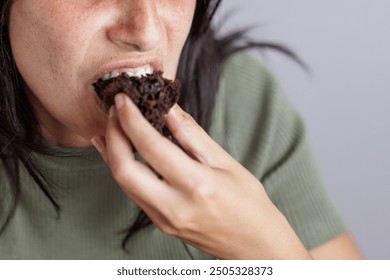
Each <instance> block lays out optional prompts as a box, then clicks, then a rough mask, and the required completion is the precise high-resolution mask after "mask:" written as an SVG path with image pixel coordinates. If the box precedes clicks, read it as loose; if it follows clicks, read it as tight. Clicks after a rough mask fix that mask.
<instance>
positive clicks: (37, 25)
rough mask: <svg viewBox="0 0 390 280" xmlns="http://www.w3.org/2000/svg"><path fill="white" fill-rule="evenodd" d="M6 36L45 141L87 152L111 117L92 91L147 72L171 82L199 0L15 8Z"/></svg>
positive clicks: (29, 0)
mask: <svg viewBox="0 0 390 280" xmlns="http://www.w3.org/2000/svg"><path fill="white" fill-rule="evenodd" d="M13 2H14V3H13V4H12V6H11V10H10V22H9V31H10V39H11V46H12V51H13V55H14V58H15V61H16V65H17V67H18V69H19V71H20V73H21V75H22V77H23V79H24V81H25V83H26V86H27V89H28V92H29V99H30V101H31V103H32V104H33V107H34V110H35V113H36V115H37V118H38V121H39V123H40V129H41V132H42V134H43V135H44V137H45V138H46V139H47V140H48V141H49V142H51V143H52V144H56V145H61V146H70V147H72V146H73V147H82V146H88V145H90V141H89V139H90V138H92V137H93V136H95V135H104V131H105V126H106V121H107V114H106V112H104V111H103V109H102V108H101V106H100V105H99V102H98V99H97V97H96V94H95V91H94V89H93V87H92V83H94V82H95V81H97V80H98V79H99V78H101V77H103V76H104V75H105V74H107V73H110V72H112V71H115V70H119V71H120V72H123V71H126V72H133V73H136V72H137V71H138V70H140V69H143V68H147V67H148V66H151V67H153V68H154V69H160V70H163V71H164V73H165V74H164V76H166V77H167V78H171V79H172V78H174V77H175V75H176V70H177V66H178V62H179V57H180V53H181V50H182V48H183V45H184V42H185V40H186V38H187V35H188V33H189V30H190V27H191V23H192V18H193V14H194V10H195V4H196V0H66V1H64V0H15V1H13Z"/></svg>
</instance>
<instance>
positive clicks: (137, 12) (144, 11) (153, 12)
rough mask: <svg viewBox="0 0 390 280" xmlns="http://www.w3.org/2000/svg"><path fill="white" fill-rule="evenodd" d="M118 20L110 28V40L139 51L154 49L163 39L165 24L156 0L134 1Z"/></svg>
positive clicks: (127, 6)
mask: <svg viewBox="0 0 390 280" xmlns="http://www.w3.org/2000/svg"><path fill="white" fill-rule="evenodd" d="M131 3H136V4H128V5H126V10H122V12H121V13H122V14H121V17H120V18H119V19H118V22H117V23H116V24H114V25H113V26H112V27H111V28H110V29H109V30H108V37H109V38H110V40H111V41H112V42H114V43H116V44H117V45H120V46H121V47H123V48H127V49H128V48H132V49H133V50H137V51H149V50H152V49H154V48H155V47H156V46H157V45H158V44H159V42H160V41H161V39H162V36H163V30H164V28H163V26H162V21H161V20H160V17H159V14H158V12H157V7H156V4H155V2H154V1H132V2H131Z"/></svg>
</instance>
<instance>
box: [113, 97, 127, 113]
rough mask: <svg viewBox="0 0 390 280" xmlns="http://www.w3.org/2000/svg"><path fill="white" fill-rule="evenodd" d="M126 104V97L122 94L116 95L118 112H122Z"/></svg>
mask: <svg viewBox="0 0 390 280" xmlns="http://www.w3.org/2000/svg"><path fill="white" fill-rule="evenodd" d="M124 104H125V97H124V96H123V95H122V94H117V95H115V106H116V109H117V110H120V109H121V108H122V107H123V105H124Z"/></svg>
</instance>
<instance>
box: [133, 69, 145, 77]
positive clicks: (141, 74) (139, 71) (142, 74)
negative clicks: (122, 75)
mask: <svg viewBox="0 0 390 280" xmlns="http://www.w3.org/2000/svg"><path fill="white" fill-rule="evenodd" d="M135 75H136V76H137V77H139V78H141V77H142V76H146V71H145V69H142V68H141V69H139V70H138V71H137V72H136V73H135Z"/></svg>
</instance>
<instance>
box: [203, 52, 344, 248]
mask: <svg viewBox="0 0 390 280" xmlns="http://www.w3.org/2000/svg"><path fill="white" fill-rule="evenodd" d="M209 132H210V135H211V136H212V137H213V138H214V139H215V140H216V141H217V142H218V143H219V144H220V145H221V146H222V147H223V148H224V149H226V150H227V151H228V152H229V153H230V154H231V155H232V156H233V157H234V158H235V159H236V160H238V161H239V162H240V163H241V164H242V165H243V166H245V168H247V169H248V170H249V171H250V172H251V173H252V174H253V175H254V176H256V177H257V178H258V179H259V180H260V181H261V183H262V184H263V185H264V187H265V189H266V192H267V194H268V195H269V197H270V199H271V200H272V202H273V203H274V204H275V205H276V207H277V208H278V209H279V210H280V211H281V212H282V213H283V214H284V216H285V217H286V218H287V220H288V221H289V223H290V225H291V226H292V228H293V229H294V230H295V232H296V233H297V235H298V236H299V238H300V239H301V241H302V242H303V244H304V245H305V246H306V248H307V249H311V248H314V247H317V246H319V245H321V244H323V243H325V242H326V241H329V240H331V239H333V238H335V237H337V236H338V235H340V234H341V233H343V232H344V231H345V230H346V229H345V226H344V224H343V222H342V219H341V218H340V215H339V214H338V211H337V209H336V208H335V206H334V204H333V203H332V201H331V199H330V197H329V195H328V193H327V191H326V188H325V186H324V182H323V180H322V178H321V175H320V173H319V170H318V167H317V165H316V163H315V160H314V158H313V156H312V152H311V150H310V147H309V144H308V141H307V133H306V128H305V124H304V122H303V120H302V118H301V117H300V115H299V114H298V113H297V111H296V110H295V109H294V108H293V106H292V105H291V103H290V102H289V101H288V100H287V98H286V96H285V95H283V94H282V93H281V91H280V88H279V87H278V85H277V82H276V81H275V79H274V77H273V76H272V75H271V74H270V72H269V71H268V70H267V69H266V68H265V67H264V66H263V65H261V64H260V63H259V62H257V61H256V60H254V59H252V58H251V57H250V56H249V55H247V54H243V53H240V54H236V55H234V56H233V57H232V58H230V59H229V60H228V61H227V62H226V63H225V66H224V69H223V73H222V77H221V81H220V87H219V91H218V94H217V97H216V105H215V109H214V112H213V121H212V125H211V128H210V130H209ZM253 214H254V215H256V213H253Z"/></svg>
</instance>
